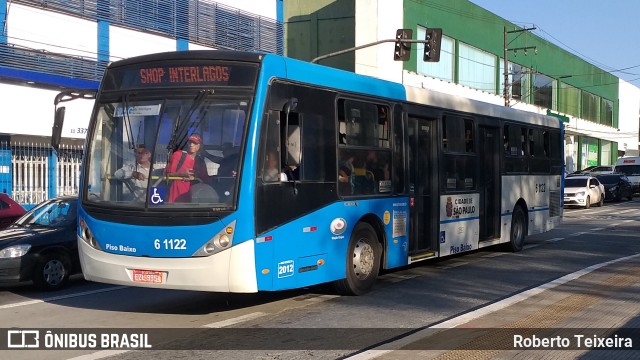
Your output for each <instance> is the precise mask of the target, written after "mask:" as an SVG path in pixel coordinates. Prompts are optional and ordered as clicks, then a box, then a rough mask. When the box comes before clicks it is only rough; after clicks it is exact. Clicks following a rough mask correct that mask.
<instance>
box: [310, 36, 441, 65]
mask: <svg viewBox="0 0 640 360" xmlns="http://www.w3.org/2000/svg"><path fill="white" fill-rule="evenodd" d="M396 41H400V42H403V43H411V44H426V43H428V42H429V40H411V39H402V40H398V39H386V40H378V41H375V42H372V43H369V44H364V45H360V46H355V47H352V48H348V49H344V50H340V51H336V52H332V53H329V54H326V55H322V56H318V57H316V58H314V59H313V60H311V62H312V63H316V62H318V61H320V60H323V59H326V58H330V57H333V56H337V55H342V54H346V53H348V52H351V51H356V50H360V49H364V48H368V47H371V46H375V45H379V44H383V43H388V42H392V43H395V42H396Z"/></svg>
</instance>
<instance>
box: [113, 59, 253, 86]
mask: <svg viewBox="0 0 640 360" xmlns="http://www.w3.org/2000/svg"><path fill="white" fill-rule="evenodd" d="M257 75H258V66H257V64H242V63H222V62H215V61H210V62H207V63H206V64H202V62H197V63H194V62H193V61H186V62H185V61H183V62H181V63H175V62H172V63H170V64H168V63H166V62H158V64H154V65H150V64H149V63H148V62H147V63H144V64H140V65H139V66H130V67H126V68H117V69H112V70H108V71H107V73H106V75H105V78H104V84H103V90H106V91H109V90H127V89H136V88H165V87H192V86H198V87H203V86H204V87H215V86H241V87H246V86H251V87H253V86H255V83H256V78H257Z"/></svg>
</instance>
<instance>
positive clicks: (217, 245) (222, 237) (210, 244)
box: [192, 221, 236, 256]
mask: <svg viewBox="0 0 640 360" xmlns="http://www.w3.org/2000/svg"><path fill="white" fill-rule="evenodd" d="M235 228H236V222H235V221H234V222H232V223H231V224H229V225H228V226H225V228H224V229H222V230H220V231H219V232H218V233H217V234H215V235H214V236H213V237H212V238H211V240H209V241H207V243H206V244H204V245H203V246H202V247H201V248H200V249H198V251H196V252H195V253H193V255H192V256H211V255H213V254H215V253H218V252H220V251H222V250H226V249H228V248H230V247H231V244H232V243H233V234H234V232H235Z"/></svg>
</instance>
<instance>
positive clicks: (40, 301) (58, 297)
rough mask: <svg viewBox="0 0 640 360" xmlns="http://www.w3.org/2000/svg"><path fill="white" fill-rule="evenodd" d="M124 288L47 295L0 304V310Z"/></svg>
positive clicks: (116, 287)
mask: <svg viewBox="0 0 640 360" xmlns="http://www.w3.org/2000/svg"><path fill="white" fill-rule="evenodd" d="M124 288H127V286H112V287H108V288H106V289H99V290H91V291H85V292H81V293H77V294H69V295H60V296H52V297H48V298H45V299H41V300H30V301H23V302H19V303H14V304H7V305H1V306H0V310H4V309H10V308H14V307H19V306H27V305H34V304H40V303H43V302H52V301H58V300H64V299H70V298H74V297H80V296H85V295H93V294H99V293H103V292H107V291H114V290H120V289H124Z"/></svg>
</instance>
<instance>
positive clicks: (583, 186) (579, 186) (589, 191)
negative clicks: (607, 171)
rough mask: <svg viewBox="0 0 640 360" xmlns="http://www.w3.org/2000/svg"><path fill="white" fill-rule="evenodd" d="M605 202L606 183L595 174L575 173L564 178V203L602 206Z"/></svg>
mask: <svg viewBox="0 0 640 360" xmlns="http://www.w3.org/2000/svg"><path fill="white" fill-rule="evenodd" d="M603 203H604V185H602V184H601V183H600V181H598V179H596V178H595V177H593V176H589V175H574V176H569V177H566V178H565V179H564V205H565V206H567V205H569V206H571V205H573V206H583V207H584V208H585V209H588V208H589V207H590V206H591V205H596V206H602V204H603Z"/></svg>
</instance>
